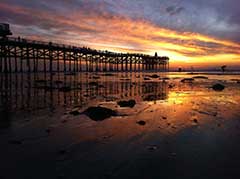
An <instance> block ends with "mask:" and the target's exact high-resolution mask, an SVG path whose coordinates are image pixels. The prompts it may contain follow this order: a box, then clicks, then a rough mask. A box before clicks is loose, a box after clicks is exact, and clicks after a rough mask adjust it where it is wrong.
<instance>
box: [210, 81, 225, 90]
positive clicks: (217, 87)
mask: <svg viewBox="0 0 240 179" xmlns="http://www.w3.org/2000/svg"><path fill="white" fill-rule="evenodd" d="M212 89H213V90H215V91H222V90H224V89H225V86H224V85H222V84H220V83H217V84H215V85H213V86H212Z"/></svg>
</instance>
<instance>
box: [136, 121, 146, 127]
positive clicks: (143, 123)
mask: <svg viewBox="0 0 240 179" xmlns="http://www.w3.org/2000/svg"><path fill="white" fill-rule="evenodd" d="M137 124H139V125H140V126H144V125H145V124H146V122H145V121H137Z"/></svg>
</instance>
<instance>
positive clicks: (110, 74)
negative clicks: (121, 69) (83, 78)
mask: <svg viewBox="0 0 240 179" xmlns="http://www.w3.org/2000/svg"><path fill="white" fill-rule="evenodd" d="M103 76H114V74H112V73H105V74H103Z"/></svg>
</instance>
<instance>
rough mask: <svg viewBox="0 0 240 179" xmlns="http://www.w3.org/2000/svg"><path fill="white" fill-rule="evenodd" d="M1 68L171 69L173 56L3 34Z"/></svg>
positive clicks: (12, 70) (9, 70) (67, 70)
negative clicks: (99, 48)
mask: <svg viewBox="0 0 240 179" xmlns="http://www.w3.org/2000/svg"><path fill="white" fill-rule="evenodd" d="M0 46H1V49H0V72H5V73H18V72H29V73H32V72H45V73H49V72H64V73H75V72H83V71H85V72H93V71H95V72H98V71H99V72H100V71H106V72H107V71H116V72H123V71H130V72H134V71H136V72H137V71H159V72H160V71H164V72H166V71H168V70H169V58H168V57H165V56H164V57H158V56H156V55H155V56H150V55H144V54H137V53H113V52H108V51H97V50H93V49H90V48H85V47H75V46H68V45H63V44H57V43H52V42H42V41H34V40H26V39H21V38H13V37H3V38H1V39H0Z"/></svg>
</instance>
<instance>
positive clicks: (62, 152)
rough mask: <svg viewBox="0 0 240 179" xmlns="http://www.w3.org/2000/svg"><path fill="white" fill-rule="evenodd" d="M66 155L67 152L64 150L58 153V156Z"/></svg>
mask: <svg viewBox="0 0 240 179" xmlns="http://www.w3.org/2000/svg"><path fill="white" fill-rule="evenodd" d="M66 153H67V151H66V150H64V149H62V150H60V151H59V154H60V155H64V154H66Z"/></svg>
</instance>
